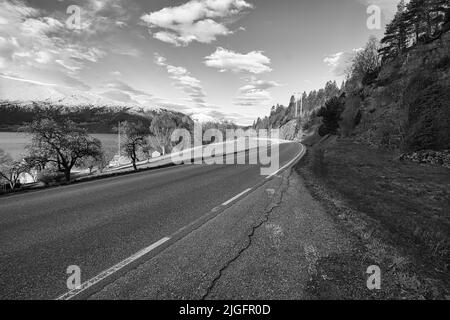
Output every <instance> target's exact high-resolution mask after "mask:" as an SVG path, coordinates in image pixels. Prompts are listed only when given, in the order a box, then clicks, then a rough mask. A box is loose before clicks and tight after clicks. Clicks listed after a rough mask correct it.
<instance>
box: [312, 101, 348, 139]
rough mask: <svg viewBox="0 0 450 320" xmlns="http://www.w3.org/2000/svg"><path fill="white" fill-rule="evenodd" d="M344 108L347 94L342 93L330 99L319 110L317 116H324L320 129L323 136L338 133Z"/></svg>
mask: <svg viewBox="0 0 450 320" xmlns="http://www.w3.org/2000/svg"><path fill="white" fill-rule="evenodd" d="M344 108H345V94H342V95H341V96H340V97H333V98H331V99H329V100H328V101H327V102H326V103H325V106H324V107H322V108H320V110H319V111H318V112H317V116H318V117H322V126H321V128H320V130H319V131H320V132H319V133H320V135H321V136H324V135H327V134H336V133H337V131H338V129H339V121H340V120H341V114H342V112H343V111H344Z"/></svg>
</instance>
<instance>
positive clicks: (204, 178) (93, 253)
mask: <svg viewBox="0 0 450 320" xmlns="http://www.w3.org/2000/svg"><path fill="white" fill-rule="evenodd" d="M301 148H302V147H301V146H300V145H299V144H297V143H287V144H281V145H280V167H282V166H284V165H286V164H288V163H290V162H291V161H292V160H293V159H295V157H296V156H298V154H299V152H300V151H301ZM265 179H266V177H264V176H261V175H260V167H259V166H257V165H213V166H208V165H183V166H178V167H172V168H167V169H161V170H155V171H148V172H143V173H138V174H132V175H127V176H122V177H115V178H107V179H103V180H98V181H93V182H86V183H80V184H76V185H71V186H65V187H60V188H55V189H48V190H43V191H37V192H33V193H28V194H21V195H14V196H10V197H4V198H0V299H54V298H56V297H58V296H60V295H62V294H64V293H65V292H67V291H68V290H67V287H66V279H67V277H68V275H67V274H66V269H67V267H68V266H70V265H77V266H80V268H81V270H82V278H83V280H84V279H89V278H92V277H94V276H96V275H97V274H99V273H100V272H102V271H103V270H105V269H108V268H110V267H111V266H113V265H115V264H117V263H118V262H120V261H121V260H123V259H125V258H127V257H130V255H133V254H134V253H136V252H138V251H139V250H141V249H142V248H145V247H147V246H149V245H151V244H152V243H155V242H157V241H158V240H160V239H162V238H164V237H167V236H170V235H171V234H174V233H175V232H177V231H178V230H179V229H180V228H183V227H186V226H188V225H189V224H190V223H192V222H193V221H195V220H197V219H199V218H201V217H202V216H205V215H206V214H207V213H208V212H211V210H213V208H216V207H217V206H220V205H221V204H222V203H224V202H227V200H229V199H232V198H233V197H235V196H236V195H238V194H239V193H241V192H242V191H244V190H246V189H248V188H252V187H254V186H255V185H257V184H259V183H261V182H262V181H264V180H265Z"/></svg>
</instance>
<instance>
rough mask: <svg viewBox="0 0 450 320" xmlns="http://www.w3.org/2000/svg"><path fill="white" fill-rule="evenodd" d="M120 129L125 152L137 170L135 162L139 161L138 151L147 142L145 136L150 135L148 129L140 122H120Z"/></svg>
mask: <svg viewBox="0 0 450 320" xmlns="http://www.w3.org/2000/svg"><path fill="white" fill-rule="evenodd" d="M120 130H121V132H122V133H123V135H124V139H125V141H124V148H125V152H126V154H127V156H128V157H129V158H130V159H131V163H132V164H133V168H134V170H137V165H136V162H137V161H139V153H140V152H142V151H143V149H144V148H146V146H147V144H148V141H147V137H148V136H149V135H150V129H149V128H148V127H147V126H145V125H144V124H143V123H142V122H137V123H133V122H122V124H121V127H120Z"/></svg>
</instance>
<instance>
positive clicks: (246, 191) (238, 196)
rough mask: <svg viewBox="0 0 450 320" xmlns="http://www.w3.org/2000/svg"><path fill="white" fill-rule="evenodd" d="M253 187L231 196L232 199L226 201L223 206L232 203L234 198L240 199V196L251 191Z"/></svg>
mask: <svg viewBox="0 0 450 320" xmlns="http://www.w3.org/2000/svg"><path fill="white" fill-rule="evenodd" d="M251 190H252V189H251V188H248V189H247V190H245V191H244V192H241V193H239V194H238V195H237V196H236V197H233V198H231V199H230V200H228V201H227V202H224V203H223V204H222V205H223V206H227V205H229V204H230V203H232V202H233V201H234V200H237V199H239V198H240V197H242V196H243V195H244V194H246V193H248V192H249V191H251Z"/></svg>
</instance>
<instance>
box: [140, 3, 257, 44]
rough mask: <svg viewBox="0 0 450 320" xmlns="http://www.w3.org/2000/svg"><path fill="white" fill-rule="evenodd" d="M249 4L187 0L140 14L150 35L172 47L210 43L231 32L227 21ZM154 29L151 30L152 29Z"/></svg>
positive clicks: (238, 14) (240, 12) (229, 21)
mask: <svg viewBox="0 0 450 320" xmlns="http://www.w3.org/2000/svg"><path fill="white" fill-rule="evenodd" d="M251 8H253V6H252V5H251V4H250V3H248V2H246V1H244V0H191V1H189V2H187V3H185V4H182V5H180V6H177V7H167V8H163V9H161V10H159V11H156V12H152V13H149V14H145V15H143V16H142V17H141V19H142V21H144V22H145V23H146V24H147V26H148V27H149V31H150V33H151V34H153V37H154V38H156V39H158V40H160V41H163V42H166V43H170V44H173V45H176V46H186V45H188V44H190V43H191V42H193V41H197V42H200V43H211V42H213V41H215V40H216V39H217V37H218V36H226V35H229V34H232V33H233V32H232V31H230V30H229V29H228V27H227V25H228V24H230V23H231V22H233V20H235V19H237V18H238V17H239V16H240V15H241V14H243V13H244V12H245V11H246V10H247V9H251ZM154 31H155V32H154Z"/></svg>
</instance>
